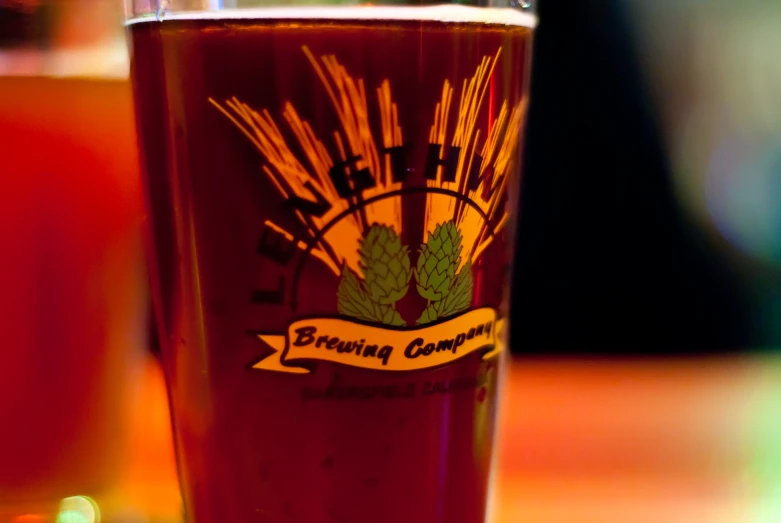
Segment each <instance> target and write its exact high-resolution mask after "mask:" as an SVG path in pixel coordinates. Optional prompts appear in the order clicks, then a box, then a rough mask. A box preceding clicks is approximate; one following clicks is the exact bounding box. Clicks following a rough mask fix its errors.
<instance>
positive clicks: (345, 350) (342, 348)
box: [336, 341, 353, 354]
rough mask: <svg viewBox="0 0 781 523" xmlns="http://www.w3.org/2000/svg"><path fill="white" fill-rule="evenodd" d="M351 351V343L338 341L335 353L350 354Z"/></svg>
mask: <svg viewBox="0 0 781 523" xmlns="http://www.w3.org/2000/svg"><path fill="white" fill-rule="evenodd" d="M352 351H353V342H351V341H348V342H344V341H340V342H339V345H337V346H336V352H338V353H340V354H350V353H351V352H352Z"/></svg>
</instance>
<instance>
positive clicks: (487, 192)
mask: <svg viewBox="0 0 781 523" xmlns="http://www.w3.org/2000/svg"><path fill="white" fill-rule="evenodd" d="M492 178H493V173H492V174H491V176H490V177H488V180H487V181H486V183H483V192H482V194H480V197H481V198H482V199H483V201H486V202H487V201H489V200H490V199H491V196H492V195H493V194H494V191H495V190H496V188H497V187H500V186H501V185H502V178H504V175H501V176H499V177H498V178H497V179H496V181H495V182H494V181H493V180H492Z"/></svg>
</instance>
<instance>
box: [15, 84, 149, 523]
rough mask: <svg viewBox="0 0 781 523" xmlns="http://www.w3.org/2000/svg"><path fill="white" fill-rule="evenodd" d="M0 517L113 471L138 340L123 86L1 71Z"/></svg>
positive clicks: (133, 187) (136, 209) (134, 177)
mask: <svg viewBox="0 0 781 523" xmlns="http://www.w3.org/2000/svg"><path fill="white" fill-rule="evenodd" d="M0 173H2V189H0V245H2V247H0V291H1V292H0V517H3V516H4V514H3V510H11V511H13V510H14V509H13V508H8V507H14V506H22V505H25V504H27V503H30V504H31V506H34V505H35V503H36V502H39V501H50V502H52V501H56V500H57V499H58V498H60V497H63V496H71V495H93V496H94V495H95V494H97V493H101V492H103V491H104V490H105V489H107V488H109V487H110V485H111V482H112V480H113V478H114V477H115V476H116V474H117V472H118V467H119V463H120V461H119V460H120V458H121V455H120V451H121V448H122V441H123V430H124V425H123V421H124V417H125V415H126V412H125V408H124V407H125V398H126V394H127V392H128V388H129V384H130V379H131V378H132V372H133V363H134V360H135V358H136V357H137V356H138V354H139V349H140V348H141V347H142V343H143V339H144V319H145V318H144V307H145V293H144V276H143V271H142V269H141V268H140V265H141V264H140V263H139V262H140V259H141V248H140V238H139V236H140V235H139V229H140V216H141V214H140V191H139V188H138V184H139V180H138V168H137V153H136V150H135V136H134V129H133V113H132V103H131V95H130V86H129V83H128V82H127V80H110V79H105V80H104V79H76V78H61V79H51V78H43V77H0Z"/></svg>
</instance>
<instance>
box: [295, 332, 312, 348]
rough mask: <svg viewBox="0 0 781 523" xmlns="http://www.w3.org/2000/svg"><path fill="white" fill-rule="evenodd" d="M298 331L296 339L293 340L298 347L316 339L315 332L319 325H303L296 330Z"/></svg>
mask: <svg viewBox="0 0 781 523" xmlns="http://www.w3.org/2000/svg"><path fill="white" fill-rule="evenodd" d="M295 332H296V335H297V336H296V340H295V341H294V342H293V345H295V346H296V347H303V346H304V345H309V344H310V343H312V342H313V341H315V336H314V334H315V332H317V327H301V328H298V329H296V330H295Z"/></svg>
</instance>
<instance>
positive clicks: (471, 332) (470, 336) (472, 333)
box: [466, 328, 475, 340]
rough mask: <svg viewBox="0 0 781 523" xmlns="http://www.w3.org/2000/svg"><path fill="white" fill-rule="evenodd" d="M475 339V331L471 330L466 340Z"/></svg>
mask: <svg viewBox="0 0 781 523" xmlns="http://www.w3.org/2000/svg"><path fill="white" fill-rule="evenodd" d="M474 337H475V329H474V328H472V329H469V332H467V333H466V339H468V340H471V339H472V338H474Z"/></svg>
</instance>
